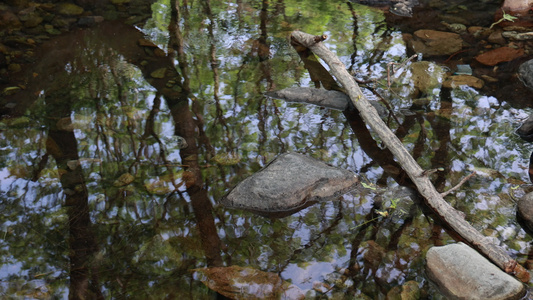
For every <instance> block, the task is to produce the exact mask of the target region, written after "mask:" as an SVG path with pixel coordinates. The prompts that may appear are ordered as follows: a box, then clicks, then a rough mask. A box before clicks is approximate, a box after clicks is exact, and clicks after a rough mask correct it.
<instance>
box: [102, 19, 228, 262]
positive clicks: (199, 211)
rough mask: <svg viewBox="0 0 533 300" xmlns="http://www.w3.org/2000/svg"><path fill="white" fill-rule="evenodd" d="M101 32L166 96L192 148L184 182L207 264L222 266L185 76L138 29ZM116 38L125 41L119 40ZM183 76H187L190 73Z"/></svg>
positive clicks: (185, 152)
mask: <svg viewBox="0 0 533 300" xmlns="http://www.w3.org/2000/svg"><path fill="white" fill-rule="evenodd" d="M99 29H100V30H99V36H100V37H101V38H102V40H103V41H104V43H106V44H108V45H109V46H110V47H112V48H113V49H115V50H117V51H119V52H120V54H121V55H123V56H124V58H125V60H127V61H130V62H131V63H133V64H134V65H136V66H137V67H138V68H139V69H140V70H141V71H142V73H143V75H144V77H145V78H146V80H147V81H148V82H149V83H150V84H151V85H152V86H153V87H154V88H156V89H157V91H158V92H159V93H160V94H161V95H162V96H163V97H165V99H166V101H167V104H168V107H169V108H170V112H171V114H172V118H173V119H174V126H175V130H174V132H175V134H176V135H177V136H181V137H183V138H184V139H185V141H186V143H187V145H188V146H187V147H186V148H184V149H181V151H180V157H181V160H182V164H183V165H187V167H186V168H185V172H184V175H183V180H184V181H185V184H186V186H187V193H188V194H189V196H190V199H191V205H192V207H193V211H194V215H195V218H196V222H197V226H198V231H199V232H200V237H201V240H202V247H203V249H204V253H205V256H206V259H207V263H208V265H209V266H222V256H221V254H220V250H221V248H222V242H221V241H220V237H219V236H218V233H217V229H216V226H215V221H214V217H213V214H212V210H213V206H212V204H211V201H210V200H209V197H208V195H207V189H206V187H205V186H204V181H203V178H202V174H201V169H200V164H199V163H198V157H199V154H200V151H199V147H198V143H197V140H196V138H197V130H198V129H199V128H198V127H197V125H196V121H195V119H194V118H193V114H192V112H191V110H190V109H189V103H188V95H187V93H186V92H185V91H186V90H187V89H188V88H189V87H184V86H183V85H182V83H181V82H183V80H182V76H180V74H179V73H178V72H177V71H176V69H175V68H174V67H173V63H172V59H171V58H170V57H168V56H163V55H161V52H160V49H158V48H156V47H155V46H154V45H146V44H145V43H143V44H142V45H141V44H140V43H139V41H140V40H143V38H144V36H143V34H142V33H141V32H140V31H138V30H137V29H135V27H133V26H128V25H125V24H123V23H116V22H109V23H103V24H101V25H100V27H99ZM116 36H121V37H122V38H121V39H120V40H117V39H116ZM174 38H179V37H174ZM176 42H177V44H178V45H179V44H180V41H176ZM178 57H179V56H178ZM143 62H150V63H149V64H146V63H143ZM162 68H164V69H165V73H164V76H163V78H159V77H157V78H154V77H153V76H152V74H153V72H154V71H156V70H159V69H162ZM183 75H184V76H187V74H183Z"/></svg>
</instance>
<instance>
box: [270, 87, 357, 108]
mask: <svg viewBox="0 0 533 300" xmlns="http://www.w3.org/2000/svg"><path fill="white" fill-rule="evenodd" d="M265 95H266V96H269V97H272V98H276V99H284V100H288V101H289V102H306V103H311V104H314V105H318V106H322V107H327V108H331V109H338V110H345V109H347V108H348V103H349V102H350V98H349V97H348V96H347V95H346V94H345V93H342V92H339V91H328V90H325V89H311V88H305V87H291V88H286V89H283V90H280V91H272V92H267V93H265Z"/></svg>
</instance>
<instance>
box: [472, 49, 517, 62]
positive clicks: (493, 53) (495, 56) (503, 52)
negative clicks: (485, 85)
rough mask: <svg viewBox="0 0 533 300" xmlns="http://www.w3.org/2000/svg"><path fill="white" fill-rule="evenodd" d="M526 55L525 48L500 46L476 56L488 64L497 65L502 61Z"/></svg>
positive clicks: (478, 59)
mask: <svg viewBox="0 0 533 300" xmlns="http://www.w3.org/2000/svg"><path fill="white" fill-rule="evenodd" d="M522 55H524V49H513V48H510V47H500V48H497V49H494V50H490V51H487V52H485V53H483V54H480V55H478V56H476V57H475V59H476V60H477V61H478V62H480V63H482V64H484V65H487V66H495V65H497V64H499V63H501V62H506V61H511V60H513V59H515V58H519V57H520V56H522Z"/></svg>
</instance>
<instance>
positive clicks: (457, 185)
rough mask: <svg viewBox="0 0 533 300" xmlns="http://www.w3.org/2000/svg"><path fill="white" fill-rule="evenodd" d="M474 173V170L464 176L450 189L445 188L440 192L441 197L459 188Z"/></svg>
mask: <svg viewBox="0 0 533 300" xmlns="http://www.w3.org/2000/svg"><path fill="white" fill-rule="evenodd" d="M474 175H476V171H474V172H472V173H471V174H470V175H468V176H466V177H465V178H463V179H461V181H459V183H458V184H456V185H455V186H454V187H452V188H451V189H449V190H447V191H446V192H442V193H440V195H441V196H442V198H444V197H446V196H448V195H449V194H450V193H452V192H454V191H455V190H457V189H459V188H460V187H461V186H462V185H463V184H465V182H467V181H468V180H469V179H470V178H472V177H473V176H474Z"/></svg>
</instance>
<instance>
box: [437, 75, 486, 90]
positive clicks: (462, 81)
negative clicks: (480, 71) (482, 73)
mask: <svg viewBox="0 0 533 300" xmlns="http://www.w3.org/2000/svg"><path fill="white" fill-rule="evenodd" d="M484 84H485V83H484V82H483V80H481V79H479V78H477V77H474V76H471V75H454V76H450V77H448V78H446V80H445V81H444V82H443V83H442V86H443V87H445V88H454V87H457V86H460V85H468V86H469V87H473V88H476V89H480V88H482V87H483V85H484Z"/></svg>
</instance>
